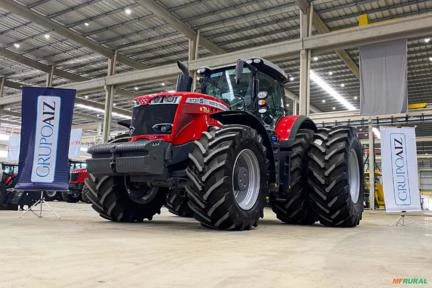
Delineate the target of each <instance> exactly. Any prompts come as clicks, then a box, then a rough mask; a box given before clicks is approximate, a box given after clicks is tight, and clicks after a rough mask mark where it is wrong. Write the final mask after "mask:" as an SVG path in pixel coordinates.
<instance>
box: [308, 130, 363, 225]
mask: <svg viewBox="0 0 432 288" xmlns="http://www.w3.org/2000/svg"><path fill="white" fill-rule="evenodd" d="M308 156H309V169H308V171H309V179H308V184H309V186H310V187H311V192H310V194H309V195H310V203H311V206H312V208H313V209H314V211H315V212H316V213H317V215H318V218H319V220H320V222H321V223H322V224H323V225H325V226H332V227H354V226H357V225H358V224H359V223H360V220H361V217H362V213H363V198H364V183H363V182H364V171H363V169H364V168H363V153H362V146H361V143H360V140H359V138H358V136H357V132H356V130H355V129H354V128H352V127H335V128H332V129H328V128H322V129H319V130H318V132H317V133H315V137H314V142H313V144H312V147H311V149H310V151H309V155H308Z"/></svg>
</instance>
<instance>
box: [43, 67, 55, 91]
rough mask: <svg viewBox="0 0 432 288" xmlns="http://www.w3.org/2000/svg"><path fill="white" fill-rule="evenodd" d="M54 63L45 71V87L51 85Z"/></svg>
mask: <svg viewBox="0 0 432 288" xmlns="http://www.w3.org/2000/svg"><path fill="white" fill-rule="evenodd" d="M54 69H55V67H54V65H51V70H50V72H49V73H47V80H46V85H45V86H46V87H52V82H53V77H54Z"/></svg>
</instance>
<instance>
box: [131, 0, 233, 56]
mask: <svg viewBox="0 0 432 288" xmlns="http://www.w3.org/2000/svg"><path fill="white" fill-rule="evenodd" d="M137 3H138V4H140V5H141V6H142V7H143V8H145V9H148V10H150V11H151V12H152V13H153V14H154V15H156V16H158V17H159V18H160V19H162V20H164V21H166V22H167V23H168V24H169V25H170V26H171V27H172V28H174V29H175V30H177V31H179V32H181V33H183V34H184V35H185V36H186V38H188V39H190V40H194V39H195V38H196V35H197V32H196V31H195V30H193V29H192V28H191V27H190V26H189V25H187V24H185V23H183V22H182V21H181V20H180V19H178V18H177V17H176V16H174V15H173V14H172V13H171V12H170V11H168V10H167V9H166V8H165V7H163V6H162V5H161V4H159V3H157V2H156V1H154V0H137ZM199 42H200V43H199V44H200V46H202V47H203V48H205V49H207V50H208V51H210V52H211V53H213V54H222V53H224V52H225V51H224V50H223V49H222V48H220V47H218V46H217V45H216V44H214V43H213V42H211V41H210V40H208V39H207V38H205V37H202V36H201V35H200V41H199Z"/></svg>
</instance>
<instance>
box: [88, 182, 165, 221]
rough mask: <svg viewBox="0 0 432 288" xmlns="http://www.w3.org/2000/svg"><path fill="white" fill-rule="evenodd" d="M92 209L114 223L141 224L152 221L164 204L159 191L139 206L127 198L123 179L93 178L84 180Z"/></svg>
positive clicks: (162, 195)
mask: <svg viewBox="0 0 432 288" xmlns="http://www.w3.org/2000/svg"><path fill="white" fill-rule="evenodd" d="M85 184H86V185H87V187H88V188H89V190H90V193H89V194H88V198H89V200H90V201H91V202H92V207H93V209H94V210H96V211H97V212H98V213H99V215H100V216H101V217H103V218H105V219H108V220H111V221H115V222H142V221H143V220H144V219H146V218H147V219H149V220H152V219H153V216H154V215H155V214H156V213H158V214H160V209H161V207H162V205H163V203H164V197H165V195H164V193H160V191H159V192H158V193H157V194H156V195H155V196H154V197H153V198H152V199H151V201H148V203H146V204H139V203H137V202H136V201H132V200H131V199H130V198H129V195H128V191H127V189H126V185H125V179H124V177H111V176H101V177H99V176H94V175H93V174H89V177H88V178H87V179H86V183H85Z"/></svg>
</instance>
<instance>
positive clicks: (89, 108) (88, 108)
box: [75, 104, 132, 119]
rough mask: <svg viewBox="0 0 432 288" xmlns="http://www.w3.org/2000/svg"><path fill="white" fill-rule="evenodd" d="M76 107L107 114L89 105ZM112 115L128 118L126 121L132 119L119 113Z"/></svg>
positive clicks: (77, 105)
mask: <svg viewBox="0 0 432 288" xmlns="http://www.w3.org/2000/svg"><path fill="white" fill-rule="evenodd" d="M75 106H76V107H78V108H82V109H87V110H90V111H94V112H99V113H102V114H105V111H104V110H103V109H100V108H96V107H92V106H88V105H84V104H75ZM97 115H99V114H97ZM112 115H113V116H117V117H122V118H126V119H132V117H131V116H129V115H124V114H120V113H117V112H112ZM99 116H100V115H99ZM99 116H98V117H99Z"/></svg>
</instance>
